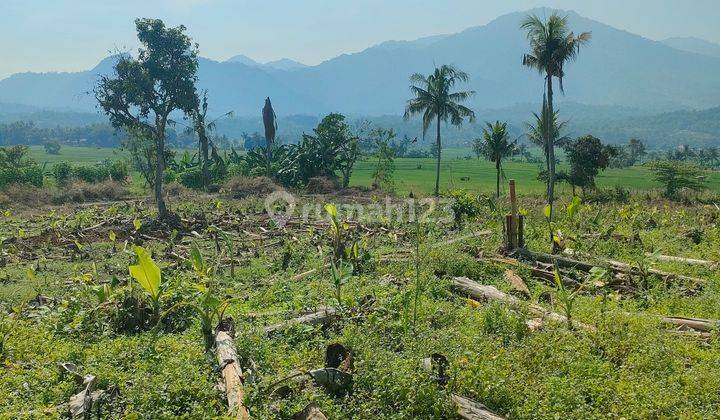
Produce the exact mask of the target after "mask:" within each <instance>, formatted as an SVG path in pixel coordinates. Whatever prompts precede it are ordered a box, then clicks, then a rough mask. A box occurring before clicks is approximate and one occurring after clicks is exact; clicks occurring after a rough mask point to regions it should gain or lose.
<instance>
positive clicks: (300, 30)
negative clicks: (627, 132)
mask: <svg viewBox="0 0 720 420" xmlns="http://www.w3.org/2000/svg"><path fill="white" fill-rule="evenodd" d="M539 6H548V7H557V8H562V9H572V10H575V11H577V12H578V13H580V14H582V15H584V16H587V17H589V18H592V19H596V20H599V21H602V22H604V23H607V24H610V25H612V26H615V27H618V28H620V29H625V30H628V31H630V32H634V33H638V34H640V35H643V36H645V37H648V38H651V39H663V38H667V37H671V36H696V37H699V38H704V39H707V40H710V41H713V42H716V43H720V25H719V24H718V20H719V19H720V0H544V1H535V0H435V1H427V0H354V1H353V0H269V1H268V0H252V1H250V0H112V1H108V0H0V39H2V42H1V43H0V45H2V49H1V50H0V51H1V52H0V54H1V55H0V57H2V60H0V78H4V77H7V76H8V75H10V74H12V73H16V72H21V71H77V70H85V69H88V68H91V67H93V66H94V65H95V64H96V63H97V62H98V61H99V60H100V59H102V58H103V57H105V56H106V55H107V54H108V53H109V52H111V51H116V50H128V49H132V50H134V49H136V48H137V43H136V40H135V34H134V27H133V23H132V21H133V19H135V18H136V17H157V18H162V19H164V20H165V21H166V22H167V23H168V24H170V25H177V24H184V25H185V26H187V27H188V29H189V33H190V34H191V36H192V37H193V38H194V39H195V41H196V42H198V43H199V44H200V51H201V54H202V55H203V56H206V57H209V58H212V59H216V60H223V59H226V58H228V57H230V56H233V55H235V54H245V55H248V56H250V57H252V58H254V59H257V60H259V61H269V60H274V59H278V58H281V57H288V58H292V59H295V60H298V61H301V62H304V63H307V64H317V63H319V62H321V61H323V60H326V59H329V58H332V57H334V56H336V55H339V54H341V53H346V52H356V51H360V50H362V49H364V48H367V47H369V46H371V45H373V44H376V43H379V42H382V41H386V40H389V39H396V40H400V39H415V38H418V37H422V36H427V35H436V34H440V33H451V32H457V31H460V30H462V29H465V28H467V27H470V26H477V25H483V24H485V23H487V22H489V21H490V20H492V19H494V18H496V17H497V16H499V15H502V14H505V13H509V12H514V11H521V10H527V9H530V8H534V7H539Z"/></svg>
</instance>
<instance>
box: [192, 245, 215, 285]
mask: <svg viewBox="0 0 720 420" xmlns="http://www.w3.org/2000/svg"><path fill="white" fill-rule="evenodd" d="M190 263H191V264H192V268H193V271H195V274H196V275H197V276H198V278H199V279H200V280H205V279H206V278H207V277H208V276H210V274H212V269H211V268H210V267H209V265H208V263H207V262H206V261H205V258H204V257H203V256H202V253H201V252H200V248H198V246H197V244H195V243H193V244H192V246H191V247H190Z"/></svg>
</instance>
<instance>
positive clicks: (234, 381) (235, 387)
mask: <svg viewBox="0 0 720 420" xmlns="http://www.w3.org/2000/svg"><path fill="white" fill-rule="evenodd" d="M215 353H216V356H217V361H218V365H219V366H220V371H221V373H222V377H223V381H224V383H225V394H226V395H227V401H228V414H229V416H230V417H233V418H236V419H241V420H246V419H248V418H249V415H248V410H247V407H245V405H244V402H243V400H244V398H245V391H244V389H243V381H242V378H243V376H242V375H243V373H242V369H241V368H240V362H238V357H237V352H236V350H235V342H234V341H233V339H232V337H231V336H230V334H228V333H227V332H225V331H218V332H217V334H216V335H215Z"/></svg>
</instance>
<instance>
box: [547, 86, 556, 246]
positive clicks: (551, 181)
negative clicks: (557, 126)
mask: <svg viewBox="0 0 720 420" xmlns="http://www.w3.org/2000/svg"><path fill="white" fill-rule="evenodd" d="M552 89H553V87H552V75H550V74H548V76H547V99H548V101H547V106H548V109H547V111H548V112H547V117H546V118H548V121H546V124H545V142H546V144H547V148H548V168H549V169H550V171H549V173H548V191H547V193H548V194H547V195H548V196H547V202H548V205H549V206H550V217H549V220H550V222H552V216H553V201H554V200H553V199H554V195H555V142H554V140H553V138H552V137H553V136H552V123H553V117H554V115H553V112H554V111H553V90H552ZM552 240H553V233H552V226H551V227H550V242H552Z"/></svg>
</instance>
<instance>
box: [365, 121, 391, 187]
mask: <svg viewBox="0 0 720 420" xmlns="http://www.w3.org/2000/svg"><path fill="white" fill-rule="evenodd" d="M370 138H371V139H372V142H373V149H374V150H375V157H376V158H377V164H376V165H375V170H374V171H373V175H372V177H373V184H372V186H373V188H381V187H383V186H386V187H387V186H392V178H393V173H394V172H395V149H393V147H392V144H393V143H392V142H393V140H394V139H395V131H393V129H389V130H386V129H384V128H376V129H374V130H372V131H371V132H370Z"/></svg>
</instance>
